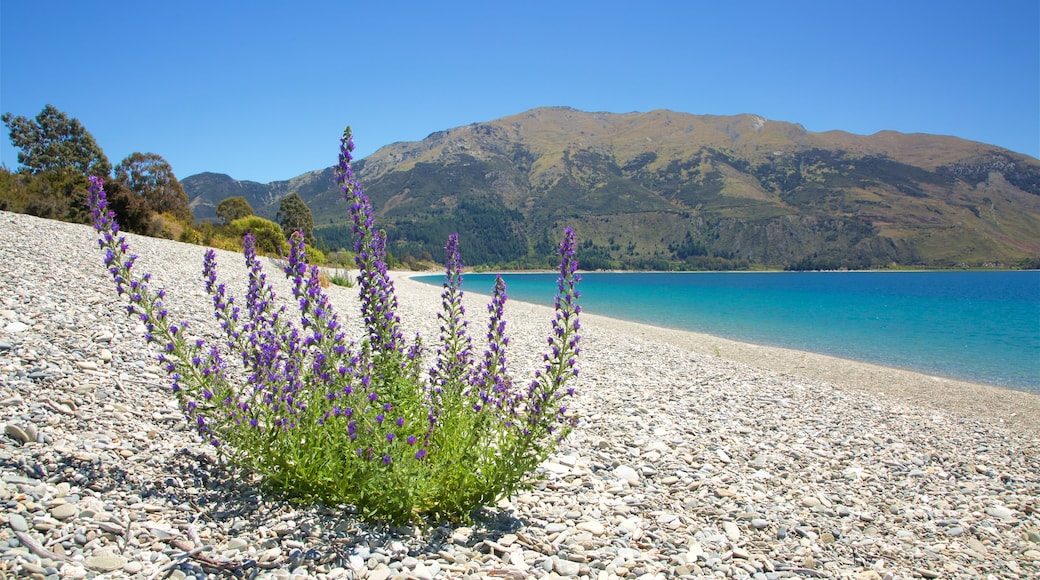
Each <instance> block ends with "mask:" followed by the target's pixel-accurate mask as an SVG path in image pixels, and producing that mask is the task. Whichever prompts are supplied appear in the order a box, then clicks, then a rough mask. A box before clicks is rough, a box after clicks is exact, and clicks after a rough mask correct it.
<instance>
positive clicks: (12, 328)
mask: <svg viewBox="0 0 1040 580" xmlns="http://www.w3.org/2000/svg"><path fill="white" fill-rule="evenodd" d="M26 330H29V325H28V324H25V323H24V322H19V321H17V320H16V321H14V322H11V323H9V324H8V325H7V326H5V327H4V331H5V332H10V333H11V334H17V333H19V332H25V331H26Z"/></svg>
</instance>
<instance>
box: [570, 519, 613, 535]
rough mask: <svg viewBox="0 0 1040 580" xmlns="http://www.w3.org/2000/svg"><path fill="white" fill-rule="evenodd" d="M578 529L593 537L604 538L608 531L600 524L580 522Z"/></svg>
mask: <svg viewBox="0 0 1040 580" xmlns="http://www.w3.org/2000/svg"><path fill="white" fill-rule="evenodd" d="M576 527H577V528H578V529H579V530H584V531H586V532H588V533H590V534H592V535H593V536H602V535H603V534H604V533H606V531H607V529H606V528H605V527H604V526H603V524H601V523H599V522H579V523H578V525H577V526H576Z"/></svg>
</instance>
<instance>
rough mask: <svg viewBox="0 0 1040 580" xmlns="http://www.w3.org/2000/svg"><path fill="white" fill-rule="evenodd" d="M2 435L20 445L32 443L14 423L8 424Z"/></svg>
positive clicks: (26, 434) (27, 435)
mask: <svg viewBox="0 0 1040 580" xmlns="http://www.w3.org/2000/svg"><path fill="white" fill-rule="evenodd" d="M4 434H6V435H7V436H8V437H10V438H11V439H14V440H15V441H17V442H18V443H20V444H22V445H25V444H26V443H28V442H30V441H32V439H31V438H30V437H29V434H28V433H26V432H25V430H24V429H22V427H21V426H20V425H17V424H15V423H8V424H7V427H5V428H4Z"/></svg>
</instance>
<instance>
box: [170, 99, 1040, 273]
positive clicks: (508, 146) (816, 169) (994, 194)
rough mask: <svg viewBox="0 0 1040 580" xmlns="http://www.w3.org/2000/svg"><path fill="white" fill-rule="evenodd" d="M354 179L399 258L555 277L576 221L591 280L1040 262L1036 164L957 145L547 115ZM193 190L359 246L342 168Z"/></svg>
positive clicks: (429, 143)
mask: <svg viewBox="0 0 1040 580" xmlns="http://www.w3.org/2000/svg"><path fill="white" fill-rule="evenodd" d="M333 151H334V149H333ZM330 156H331V154H330ZM355 170H356V173H357V175H358V178H359V179H360V181H361V183H362V185H363V187H364V189H365V192H366V193H367V194H368V196H369V197H370V198H371V200H372V202H373V206H374V208H375V211H376V213H377V221H378V223H379V225H380V227H382V228H385V229H386V231H387V234H388V237H389V242H390V249H391V251H392V252H394V253H395V254H396V255H397V256H399V257H401V256H404V255H405V254H411V255H413V256H416V257H419V256H421V255H422V254H423V253H424V252H425V253H429V254H430V255H432V256H433V257H435V258H438V259H439V258H440V257H442V256H443V246H444V241H445V239H446V238H447V236H448V234H449V233H451V232H455V231H457V232H459V235H460V242H461V249H462V252H463V258H464V260H465V261H466V263H467V264H472V265H477V264H489V265H492V264H493V265H498V266H513V267H518V266H523V267H545V266H548V265H551V264H552V263H553V257H552V254H553V251H554V248H555V244H556V243H557V241H558V239H559V238H560V232H561V230H562V229H563V228H564V227H565V226H571V227H574V228H575V229H576V231H577V234H578V238H579V243H580V245H581V249H580V252H579V258H580V260H581V263H582V266H583V267H584V268H589V269H595V268H637V269H668V268H692V269H696V268H713V269H719V268H749V267H774V268H776V267H780V268H794V269H819V268H824V269H834V268H875V267H889V266H910V267H918V266H919V267H963V266H967V267H994V266H996V267H1021V266H1023V265H1028V264H1033V265H1034V266H1036V265H1040V162H1038V161H1037V160H1036V159H1033V158H1031V157H1029V156H1026V155H1022V154H1019V153H1014V152H1012V151H1008V150H1006V149H1001V148H999V147H995V146H992V145H986V144H983V143H977V142H972V141H966V140H963V139H958V138H955V137H945V136H937V135H925V134H902V133H896V132H893V131H883V132H880V133H877V134H874V135H869V136H861V135H852V134H850V133H845V132H842V131H828V132H825V133H813V132H810V131H806V130H805V129H804V128H803V127H801V126H800V125H797V124H792V123H786V122H779V121H769V120H766V119H763V118H761V117H757V116H755V115H736V116H711V115H690V114H685V113H676V112H672V111H652V112H649V113H627V114H614V113H586V112H581V111H576V110H574V109H569V108H540V109H534V110H531V111H527V112H525V113H521V114H519V115H514V116H510V117H505V118H502V119H498V120H495V121H490V122H486V123H476V124H473V125H468V126H465V127H458V128H455V129H449V130H446V131H440V132H437V133H434V134H432V135H430V136H429V137H427V138H426V139H423V140H422V141H418V142H414V143H394V144H392V145H388V146H386V147H383V148H382V149H380V150H378V151H376V152H375V153H373V154H372V155H370V156H369V157H367V158H365V159H363V160H361V161H358V162H357V163H356V164H355ZM182 184H183V186H184V189H185V191H186V192H187V193H188V195H189V198H190V199H191V203H192V209H193V211H194V213H195V216H196V218H199V219H207V218H209V219H212V218H213V216H214V214H213V210H214V208H215V207H216V204H217V203H219V202H220V200H222V199H224V198H225V197H229V196H232V195H242V196H244V197H246V199H248V200H249V202H250V204H251V205H253V208H254V210H256V211H257V213H258V214H259V215H263V216H265V217H269V218H273V216H274V214H275V213H277V209H278V202H279V200H280V199H281V198H282V197H283V196H284V195H287V194H288V193H290V192H293V191H296V192H297V193H299V194H300V196H301V197H302V198H303V199H304V200H305V201H306V203H307V204H308V206H309V207H310V208H311V211H312V213H313V214H314V218H315V225H316V227H317V230H316V235H317V236H318V237H319V238H320V239H323V240H324V241H325V243H326V244H327V245H328V246H330V247H349V246H350V245H351V244H350V238H349V235H350V234H349V227H347V224H346V222H347V219H348V217H347V208H346V205H345V204H344V203H343V202H342V201H341V196H340V192H339V189H338V187H336V184H335V182H334V178H333V171H332V168H331V167H330V168H328V169H324V170H319V171H313V172H310V173H306V174H304V175H301V176H299V177H295V178H293V179H290V180H288V181H277V182H274V183H269V184H259V183H254V182H240V181H235V180H233V179H231V178H230V177H228V176H226V175H219V174H213V173H203V174H200V175H193V176H190V177H187V178H185V179H184V180H182Z"/></svg>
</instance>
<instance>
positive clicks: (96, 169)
mask: <svg viewBox="0 0 1040 580" xmlns="http://www.w3.org/2000/svg"><path fill="white" fill-rule="evenodd" d="M0 119H2V120H3V122H4V125H7V129H8V130H9V131H10V136H11V144H12V145H14V146H15V148H17V149H19V152H18V163H19V164H21V165H22V167H23V168H24V169H25V170H26V171H28V172H29V173H32V174H34V175H35V174H38V173H41V172H44V171H56V172H65V171H70V170H71V171H72V172H74V173H78V174H82V175H84V176H87V175H96V176H98V177H108V175H109V173H111V172H112V164H111V163H109V161H108V158H107V157H105V153H104V152H103V151H102V150H101V147H99V146H98V144H97V142H96V141H94V137H93V136H92V135H91V134H90V132H89V131H87V130H86V128H84V127H83V124H82V123H80V122H79V120H78V119H73V118H70V117H69V116H68V115H66V114H65V113H63V112H61V111H59V110H58V109H56V108H55V107H54V106H53V105H47V106H45V107H44V108H43V111H40V114H39V115H36V118H35V119H28V118H26V117H21V116H19V117H15V116H13V115H12V114H11V113H4V115H3V117H0Z"/></svg>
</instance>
